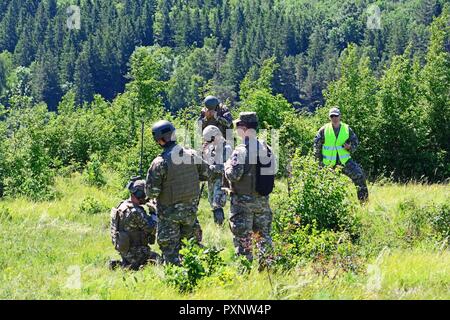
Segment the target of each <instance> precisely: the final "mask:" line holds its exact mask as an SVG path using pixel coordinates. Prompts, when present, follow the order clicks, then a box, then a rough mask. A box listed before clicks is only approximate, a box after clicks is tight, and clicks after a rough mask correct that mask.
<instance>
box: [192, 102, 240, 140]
mask: <svg viewBox="0 0 450 320" xmlns="http://www.w3.org/2000/svg"><path fill="white" fill-rule="evenodd" d="M203 105H204V108H203V109H202V112H201V115H200V118H199V120H198V122H199V125H200V127H201V129H202V130H201V131H202V132H203V130H205V128H206V127H207V126H209V125H212V126H216V127H217V128H219V130H220V132H222V136H224V137H225V139H227V141H229V142H231V140H232V129H233V117H232V116H231V112H230V110H228V108H227V107H226V106H225V105H223V104H222V103H220V101H219V99H217V98H216V97H214V96H207V97H206V98H205V100H204V101H203ZM227 130H228V133H227Z"/></svg>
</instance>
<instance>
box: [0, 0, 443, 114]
mask: <svg viewBox="0 0 450 320" xmlns="http://www.w3.org/2000/svg"><path fill="white" fill-rule="evenodd" d="M444 3H445V0H420V1H418V0H409V1H401V2H398V1H378V2H377V3H376V4H377V5H378V6H379V8H380V10H381V11H380V12H381V22H380V28H368V26H367V20H368V19H369V18H370V16H371V15H373V12H372V11H370V10H368V8H369V7H370V5H371V4H372V1H368V0H361V1H350V0H346V1H338V2H337V1H331V0H322V1H305V0H240V1H236V0H115V1H110V0H96V1H93V0H76V1H72V2H70V1H57V0H3V1H2V3H1V4H0V52H4V53H3V54H2V57H1V58H0V95H1V96H2V98H1V100H0V101H1V102H2V103H3V104H4V105H8V104H9V99H10V97H11V96H12V95H14V94H15V93H17V92H15V91H17V90H19V93H21V94H24V95H29V96H31V97H32V98H33V101H34V102H36V103H39V102H41V101H43V102H45V103H46V104H47V106H48V107H49V109H50V110H52V111H55V110H56V108H57V105H58V103H59V102H60V100H61V98H62V97H63V96H64V95H65V94H66V93H67V92H69V91H71V90H72V91H73V92H74V93H75V98H76V102H77V104H82V103H83V102H92V100H93V98H94V95H95V94H99V95H101V96H102V97H104V98H105V99H106V100H108V101H112V99H114V97H116V95H117V94H118V93H121V92H123V91H124V90H125V85H126V83H127V82H128V81H129V74H128V70H129V65H128V61H129V58H130V56H131V54H132V53H133V51H134V50H135V47H136V46H150V45H158V46H160V47H164V48H167V50H166V52H165V54H164V56H163V58H164V59H165V60H166V61H165V64H164V66H165V70H164V71H165V72H164V73H163V75H162V79H161V80H168V85H167V86H166V89H165V92H164V93H163V95H164V100H163V103H164V106H165V108H166V109H167V110H171V111H176V110H179V109H181V108H184V107H186V106H189V105H192V104H198V103H199V102H200V101H201V98H202V96H203V94H204V93H205V92H211V91H214V92H215V93H216V94H217V95H218V96H219V97H220V98H222V99H223V100H224V101H225V100H227V99H228V100H229V102H230V104H235V103H237V102H239V101H240V100H242V99H241V92H240V91H241V88H240V83H241V82H242V80H243V79H244V78H245V77H246V75H248V76H249V77H253V78H256V77H257V74H258V72H259V70H260V69H261V68H262V65H263V62H264V61H265V60H267V59H268V58H270V57H275V59H276V62H277V63H278V64H279V66H280V67H279V68H278V69H277V70H276V73H275V75H274V77H273V80H272V87H273V91H274V93H280V94H282V95H283V96H284V97H285V98H286V100H287V101H288V102H289V103H291V104H293V105H294V106H295V107H296V108H297V109H306V110H311V111H312V110H314V109H315V108H317V107H318V106H320V105H323V104H324V101H325V100H324V96H323V90H324V89H325V88H326V87H327V85H328V84H329V83H330V82H331V81H334V80H336V79H337V78H338V77H339V71H338V68H337V67H338V59H339V56H340V54H341V53H342V51H343V50H344V49H345V48H346V47H347V46H348V44H349V43H354V44H357V45H358V46H360V47H361V48H363V50H364V52H365V53H366V54H367V55H368V56H370V58H371V64H372V65H371V67H372V68H373V70H374V71H375V74H377V75H379V74H381V72H382V71H383V68H384V67H385V66H386V65H387V64H389V63H390V62H391V61H392V57H394V56H395V55H398V54H403V53H404V52H405V50H406V48H407V47H408V44H410V47H409V50H410V54H411V55H413V56H414V57H417V59H418V60H419V63H420V64H422V65H423V64H424V63H425V56H426V49H427V44H428V41H429V37H430V32H429V28H428V27H429V25H430V23H431V21H432V20H433V17H435V16H439V15H440V14H441V12H442V7H443V4H444ZM69 4H74V5H77V6H79V7H80V13H81V15H80V18H81V20H80V26H81V28H80V29H79V30H76V29H69V28H68V27H67V23H66V21H67V19H68V18H69V16H68V14H67V12H66V10H67V7H68V5H69Z"/></svg>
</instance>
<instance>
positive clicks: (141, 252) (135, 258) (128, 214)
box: [110, 178, 159, 270]
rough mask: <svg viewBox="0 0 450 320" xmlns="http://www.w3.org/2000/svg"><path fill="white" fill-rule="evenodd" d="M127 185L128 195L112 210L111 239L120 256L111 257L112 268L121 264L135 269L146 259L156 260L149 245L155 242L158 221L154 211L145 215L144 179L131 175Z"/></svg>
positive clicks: (146, 260)
mask: <svg viewBox="0 0 450 320" xmlns="http://www.w3.org/2000/svg"><path fill="white" fill-rule="evenodd" d="M128 189H129V190H130V193H131V196H130V198H129V199H127V200H125V201H122V202H121V203H120V204H119V205H118V206H117V207H116V208H113V209H112V210H111V239H112V243H113V245H114V247H115V249H116V250H117V251H118V252H119V253H120V256H121V258H122V260H121V261H118V260H113V261H111V262H110V268H111V269H115V268H116V267H117V266H121V267H124V268H130V269H132V270H138V269H139V268H140V267H141V266H143V265H145V264H147V263H148V262H157V261H159V256H158V254H157V253H155V252H152V251H151V250H150V247H149V244H153V243H155V234H156V224H157V222H156V216H155V214H151V215H148V214H147V212H146V211H145V209H144V208H143V207H142V205H143V204H145V203H146V199H145V181H144V180H137V178H134V179H132V180H131V181H130V183H129V184H128Z"/></svg>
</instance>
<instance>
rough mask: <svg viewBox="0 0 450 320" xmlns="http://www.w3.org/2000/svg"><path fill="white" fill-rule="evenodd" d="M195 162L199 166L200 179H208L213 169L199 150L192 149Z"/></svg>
mask: <svg viewBox="0 0 450 320" xmlns="http://www.w3.org/2000/svg"><path fill="white" fill-rule="evenodd" d="M192 152H193V153H192V157H193V163H194V165H196V166H197V171H198V177H199V179H200V181H207V180H208V179H209V178H210V177H211V176H212V175H213V171H212V170H211V168H210V167H212V166H210V165H209V163H207V162H206V161H205V160H203V158H202V157H201V156H199V154H198V153H197V152H195V151H194V150H192Z"/></svg>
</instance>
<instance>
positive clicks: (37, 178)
mask: <svg viewBox="0 0 450 320" xmlns="http://www.w3.org/2000/svg"><path fill="white" fill-rule="evenodd" d="M17 102H18V104H17V105H16V106H15V107H14V109H11V110H10V114H9V117H8V124H9V126H10V128H14V129H15V134H14V135H13V136H12V137H11V139H10V141H9V144H8V148H7V149H6V150H5V158H6V161H5V167H6V170H5V171H6V172H5V173H4V181H3V184H4V194H5V195H7V196H11V197H18V196H25V197H29V198H31V199H33V200H44V199H49V198H51V197H53V196H54V194H53V189H52V184H53V179H54V170H53V168H52V166H51V164H52V159H51V157H50V156H49V155H48V149H47V147H46V144H45V141H46V132H45V125H46V123H47V121H48V115H47V112H46V107H45V105H38V106H35V107H34V108H30V107H29V106H28V105H27V103H28V102H27V100H26V99H25V100H24V99H21V100H20V101H19V100H18V101H17Z"/></svg>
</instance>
